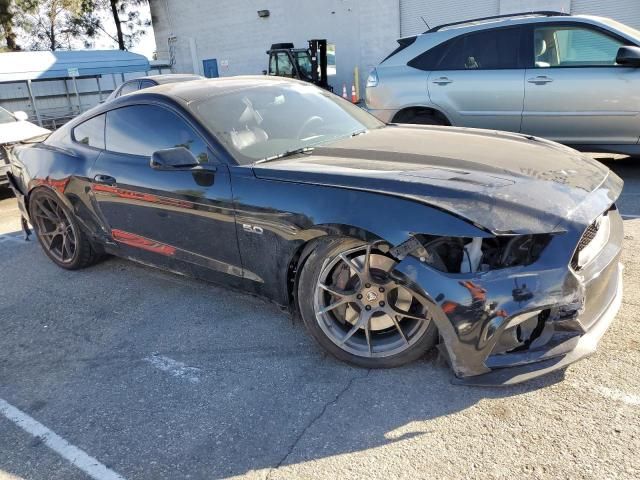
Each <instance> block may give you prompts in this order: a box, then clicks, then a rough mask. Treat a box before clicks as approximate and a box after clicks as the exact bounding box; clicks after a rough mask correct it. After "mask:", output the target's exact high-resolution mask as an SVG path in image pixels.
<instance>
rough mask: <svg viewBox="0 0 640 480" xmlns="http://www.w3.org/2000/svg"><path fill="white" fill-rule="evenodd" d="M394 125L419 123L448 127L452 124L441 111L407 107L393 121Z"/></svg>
mask: <svg viewBox="0 0 640 480" xmlns="http://www.w3.org/2000/svg"><path fill="white" fill-rule="evenodd" d="M391 121H392V122H393V123H418V124H425V123H426V124H428V125H446V126H450V125H451V122H450V121H449V119H448V118H447V117H446V115H445V114H443V113H442V112H441V111H439V110H436V109H435V108H429V107H407V108H403V109H402V110H400V111H398V112H397V113H396V114H395V115H394V116H393V119H392V120H391Z"/></svg>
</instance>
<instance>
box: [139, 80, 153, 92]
mask: <svg viewBox="0 0 640 480" xmlns="http://www.w3.org/2000/svg"><path fill="white" fill-rule="evenodd" d="M156 85H157V83H155V82H152V81H151V80H140V90H142V89H144V88H149V87H155V86H156Z"/></svg>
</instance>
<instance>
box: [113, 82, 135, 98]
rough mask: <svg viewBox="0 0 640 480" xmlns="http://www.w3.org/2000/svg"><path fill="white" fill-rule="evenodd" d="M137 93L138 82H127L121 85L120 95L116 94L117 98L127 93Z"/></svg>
mask: <svg viewBox="0 0 640 480" xmlns="http://www.w3.org/2000/svg"><path fill="white" fill-rule="evenodd" d="M136 91H138V81H137V80H135V81H133V82H127V83H125V84H124V85H122V88H121V89H120V93H119V94H118V96H119V97H120V96H122V95H126V94H127V93H131V92H136Z"/></svg>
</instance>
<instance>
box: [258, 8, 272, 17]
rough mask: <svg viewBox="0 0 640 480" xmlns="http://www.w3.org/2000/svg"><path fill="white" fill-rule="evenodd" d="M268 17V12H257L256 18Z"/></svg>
mask: <svg viewBox="0 0 640 480" xmlns="http://www.w3.org/2000/svg"><path fill="white" fill-rule="evenodd" d="M269 15H270V13H269V10H258V16H259V17H260V18H267V17H268V16H269Z"/></svg>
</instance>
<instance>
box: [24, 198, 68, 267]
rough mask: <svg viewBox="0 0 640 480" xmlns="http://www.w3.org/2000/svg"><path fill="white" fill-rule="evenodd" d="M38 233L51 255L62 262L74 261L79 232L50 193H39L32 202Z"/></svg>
mask: <svg viewBox="0 0 640 480" xmlns="http://www.w3.org/2000/svg"><path fill="white" fill-rule="evenodd" d="M31 217H32V221H33V222H34V223H35V225H34V226H35V227H36V234H37V235H38V239H39V240H40V243H41V244H42V246H43V248H45V249H46V250H47V252H48V253H49V256H51V257H53V258H54V259H55V260H57V262H58V263H61V264H69V263H71V262H73V259H74V257H75V255H76V249H77V244H78V234H77V232H76V228H75V226H74V224H73V223H72V222H71V219H70V218H69V215H67V212H65V211H64V210H63V208H62V207H61V206H60V203H59V202H57V201H56V200H55V199H54V198H52V197H51V196H50V195H38V196H36V197H35V198H34V199H33V203H32V204H31Z"/></svg>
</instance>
